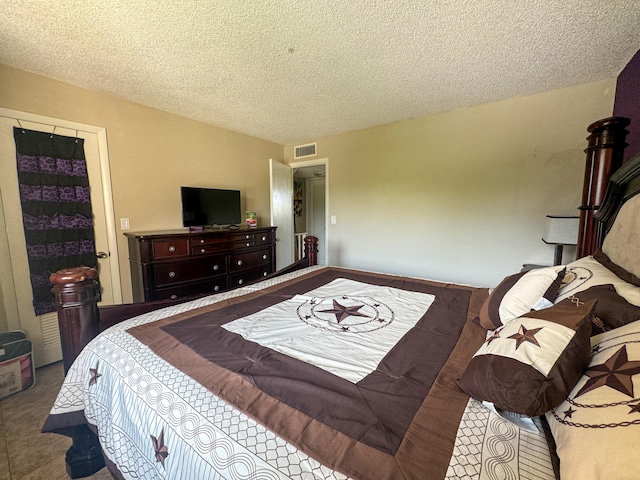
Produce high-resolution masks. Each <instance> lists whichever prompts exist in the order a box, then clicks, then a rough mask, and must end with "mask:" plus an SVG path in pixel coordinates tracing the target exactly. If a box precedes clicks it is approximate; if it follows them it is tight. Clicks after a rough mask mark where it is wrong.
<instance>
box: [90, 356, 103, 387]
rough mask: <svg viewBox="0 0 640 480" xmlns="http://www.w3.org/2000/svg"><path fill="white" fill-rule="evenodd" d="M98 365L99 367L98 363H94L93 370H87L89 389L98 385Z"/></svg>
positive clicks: (99, 374)
mask: <svg viewBox="0 0 640 480" xmlns="http://www.w3.org/2000/svg"><path fill="white" fill-rule="evenodd" d="M98 365H100V362H97V363H96V366H95V368H90V369H89V375H90V376H91V377H90V379H89V386H90V387H92V386H93V385H95V384H96V383H98V378H100V377H101V376H102V374H101V373H98Z"/></svg>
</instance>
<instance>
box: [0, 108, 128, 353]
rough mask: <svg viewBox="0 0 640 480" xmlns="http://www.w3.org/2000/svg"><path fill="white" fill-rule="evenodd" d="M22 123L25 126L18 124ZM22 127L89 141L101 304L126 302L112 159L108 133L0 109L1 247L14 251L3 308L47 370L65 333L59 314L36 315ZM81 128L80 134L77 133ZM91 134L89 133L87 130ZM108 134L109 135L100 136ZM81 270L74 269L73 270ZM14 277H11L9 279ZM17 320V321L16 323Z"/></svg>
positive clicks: (5, 266) (1, 288) (0, 264)
mask: <svg viewBox="0 0 640 480" xmlns="http://www.w3.org/2000/svg"><path fill="white" fill-rule="evenodd" d="M18 120H19V121H20V123H19V124H18ZM17 126H21V127H23V128H25V129H29V130H38V131H44V132H48V133H51V132H52V131H53V130H54V128H53V127H54V126H55V133H56V134H58V135H67V136H70V137H75V136H77V137H80V138H83V139H84V149H85V156H86V159H87V170H88V175H89V184H90V186H91V204H92V209H93V215H94V233H95V244H96V251H97V252H104V253H106V257H105V258H102V259H99V267H98V269H99V275H100V283H101V286H102V303H101V305H111V304H114V303H121V302H122V291H121V287H120V273H119V270H118V263H117V257H118V255H117V250H116V247H115V245H116V242H115V228H114V221H113V206H112V202H111V192H110V187H107V191H105V190H104V186H105V185H110V178H109V175H110V174H109V169H108V156H107V154H106V134H104V129H100V128H98V127H90V128H86V129H85V128H84V127H89V126H86V125H79V124H75V123H70V122H66V121H63V120H57V119H53V118H49V117H41V116H36V115H32V114H27V113H24V112H16V111H13V110H7V109H0V192H1V198H0V203H1V204H2V205H1V206H2V212H1V213H2V215H1V216H2V217H3V218H2V219H0V220H3V222H0V223H4V224H5V228H6V236H0V247H2V248H3V249H8V253H9V254H8V256H7V255H3V256H0V271H2V272H3V275H2V276H0V278H2V280H1V282H2V283H0V293H1V294H2V302H1V303H2V304H4V309H5V311H6V312H8V313H7V315H8V317H10V318H7V324H8V326H9V329H12V330H13V329H20V330H23V331H25V333H26V334H27V336H28V338H29V339H30V340H31V341H32V342H33V355H34V362H35V364H36V366H41V365H46V364H49V363H52V362H55V361H58V360H60V359H61V358H62V351H61V346H60V332H59V330H58V320H57V316H56V314H55V313H49V314H45V315H40V316H36V315H35V313H34V311H33V305H32V301H33V296H32V294H31V284H30V280H29V264H28V260H27V251H26V241H25V236H24V229H23V224H22V209H21V206H20V196H19V192H18V178H17V170H16V150H15V142H14V138H13V127H17ZM76 129H77V130H76ZM87 130H89V131H87ZM101 130H102V132H103V134H101V133H99V132H100V131H101ZM72 266H75V265H70V267H72ZM7 273H10V275H7ZM14 315H17V318H14Z"/></svg>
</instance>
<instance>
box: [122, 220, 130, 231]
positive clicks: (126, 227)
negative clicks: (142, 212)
mask: <svg viewBox="0 0 640 480" xmlns="http://www.w3.org/2000/svg"><path fill="white" fill-rule="evenodd" d="M120 228H121V229H122V230H129V228H130V227H129V219H128V218H121V219H120Z"/></svg>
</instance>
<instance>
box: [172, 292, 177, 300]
mask: <svg viewBox="0 0 640 480" xmlns="http://www.w3.org/2000/svg"><path fill="white" fill-rule="evenodd" d="M170 298H171V300H175V299H176V298H178V295H176V294H175V293H174V294H173V295H171V297H170Z"/></svg>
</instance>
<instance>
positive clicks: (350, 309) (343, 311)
mask: <svg viewBox="0 0 640 480" xmlns="http://www.w3.org/2000/svg"><path fill="white" fill-rule="evenodd" d="M362 307H364V305H352V306H345V305H340V304H339V303H338V302H337V301H336V300H335V299H334V300H333V308H331V309H329V310H320V311H321V312H322V313H333V314H334V315H335V316H336V320H337V321H338V323H340V322H342V321H343V320H344V319H345V318H347V317H367V318H368V317H369V315H365V314H364V313H360V312H359V311H358V310H360V309H361V308H362Z"/></svg>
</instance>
